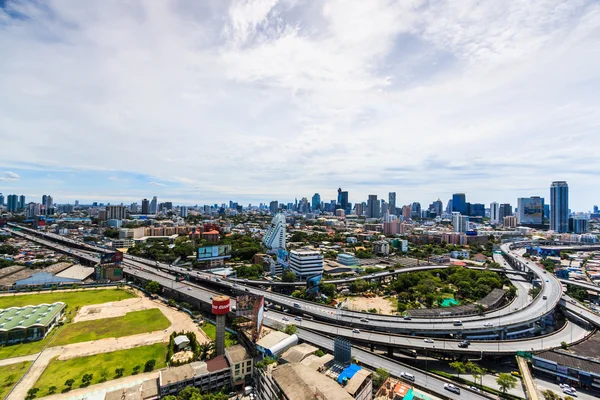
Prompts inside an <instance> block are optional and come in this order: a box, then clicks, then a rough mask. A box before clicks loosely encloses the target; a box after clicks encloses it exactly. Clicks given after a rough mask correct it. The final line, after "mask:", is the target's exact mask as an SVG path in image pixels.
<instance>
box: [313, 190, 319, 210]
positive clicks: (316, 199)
mask: <svg viewBox="0 0 600 400" xmlns="http://www.w3.org/2000/svg"><path fill="white" fill-rule="evenodd" d="M311 203H312V209H313V211H316V210H320V209H321V195H320V194H319V193H315V194H314V195H313V197H312V201H311Z"/></svg>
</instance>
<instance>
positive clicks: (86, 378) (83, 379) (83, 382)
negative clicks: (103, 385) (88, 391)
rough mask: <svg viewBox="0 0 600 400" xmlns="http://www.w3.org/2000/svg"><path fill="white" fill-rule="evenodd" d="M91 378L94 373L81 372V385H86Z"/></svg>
mask: <svg viewBox="0 0 600 400" xmlns="http://www.w3.org/2000/svg"><path fill="white" fill-rule="evenodd" d="M93 378H94V374H83V376H82V377H81V386H88V385H89V384H90V382H92V379H93Z"/></svg>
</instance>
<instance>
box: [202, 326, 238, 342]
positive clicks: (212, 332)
mask: <svg viewBox="0 0 600 400" xmlns="http://www.w3.org/2000/svg"><path fill="white" fill-rule="evenodd" d="M200 328H201V329H202V330H203V331H204V333H206V336H208V337H209V338H210V340H212V341H213V342H214V341H215V339H216V338H217V327H216V326H214V325H213V324H211V323H210V322H204V325H202V326H201V327H200ZM234 344H237V339H236V337H235V335H232V334H231V333H229V332H225V347H229V346H233V345H234Z"/></svg>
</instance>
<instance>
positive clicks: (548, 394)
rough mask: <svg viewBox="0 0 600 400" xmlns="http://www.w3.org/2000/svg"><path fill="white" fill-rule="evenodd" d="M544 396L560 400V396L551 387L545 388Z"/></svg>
mask: <svg viewBox="0 0 600 400" xmlns="http://www.w3.org/2000/svg"><path fill="white" fill-rule="evenodd" d="M542 397H543V398H544V400H560V396H559V395H557V394H556V393H554V392H553V391H552V390H550V389H546V390H543V391H542Z"/></svg>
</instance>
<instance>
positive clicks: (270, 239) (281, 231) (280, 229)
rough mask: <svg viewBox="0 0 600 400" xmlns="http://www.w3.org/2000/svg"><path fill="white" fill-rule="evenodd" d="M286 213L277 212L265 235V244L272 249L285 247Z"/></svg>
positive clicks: (263, 240)
mask: <svg viewBox="0 0 600 400" xmlns="http://www.w3.org/2000/svg"><path fill="white" fill-rule="evenodd" d="M285 226H286V222H285V214H283V213H279V214H276V215H275V216H274V217H273V219H272V220H271V225H270V226H269V227H268V228H267V232H265V236H263V239H262V242H263V244H264V245H265V246H266V247H267V248H268V249H270V250H278V249H285Z"/></svg>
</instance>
